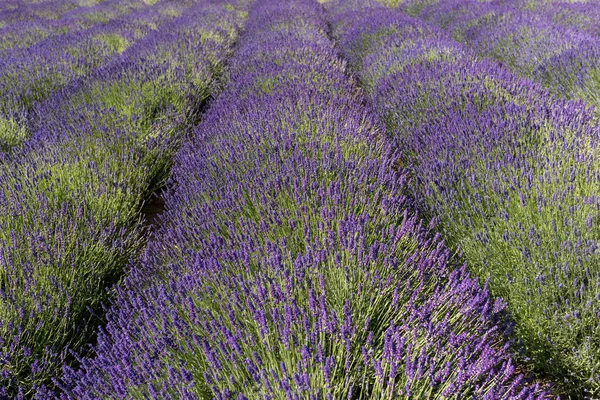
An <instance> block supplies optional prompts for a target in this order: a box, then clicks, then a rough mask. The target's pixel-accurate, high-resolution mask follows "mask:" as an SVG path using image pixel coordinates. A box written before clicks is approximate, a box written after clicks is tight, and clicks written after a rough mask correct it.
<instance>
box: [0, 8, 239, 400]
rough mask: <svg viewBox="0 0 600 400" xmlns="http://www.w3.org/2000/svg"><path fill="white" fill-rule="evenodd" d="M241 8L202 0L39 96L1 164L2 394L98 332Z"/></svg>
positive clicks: (32, 387) (29, 393)
mask: <svg viewBox="0 0 600 400" xmlns="http://www.w3.org/2000/svg"><path fill="white" fill-rule="evenodd" d="M243 18H244V12H243V7H242V8H241V9H240V8H239V7H238V6H237V5H236V4H235V3H233V4H230V2H221V1H199V2H197V3H196V4H194V5H193V6H192V7H191V8H188V9H186V10H185V12H184V13H183V15H182V16H181V17H178V18H176V19H174V20H173V21H172V22H170V23H167V24H165V25H164V26H163V27H162V29H161V30H159V31H154V32H152V33H150V34H148V35H147V36H146V37H145V38H144V39H142V40H140V41H139V42H137V43H136V45H135V46H133V47H130V48H129V49H127V50H126V51H125V52H124V53H123V55H122V57H121V58H120V59H119V60H115V61H113V62H112V63H111V64H110V65H108V66H107V67H106V68H103V69H99V70H97V71H96V72H95V73H94V74H92V75H88V76H86V77H85V79H81V80H80V81H77V82H74V83H72V84H71V85H69V86H68V87H66V88H65V89H64V90H63V91H62V92H60V93H56V94H54V95H53V96H52V97H51V98H50V99H48V100H47V102H45V103H40V104H38V106H37V108H36V112H37V113H38V114H39V116H40V118H39V120H38V122H37V123H36V125H35V128H36V131H35V133H34V134H33V137H32V139H30V140H29V141H28V142H27V145H26V146H25V149H26V151H22V152H18V153H14V154H13V155H12V156H10V157H5V158H4V162H3V163H2V164H0V182H2V186H1V190H0V209H1V210H2V214H1V215H0V398H6V397H8V398H22V397H33V396H34V395H35V396H37V398H40V399H47V398H49V396H51V394H50V392H48V390H50V389H51V385H50V386H47V385H48V384H49V383H50V379H51V378H52V377H56V376H59V372H60V369H61V366H62V364H63V363H67V364H72V363H73V362H74V360H73V357H72V356H70V355H69V351H70V350H78V351H79V350H82V349H84V348H85V344H86V343H87V342H89V341H90V340H91V339H92V338H93V335H94V331H95V329H96V326H97V325H98V323H99V322H100V321H101V319H102V316H101V313H100V311H101V304H102V302H104V301H105V300H107V298H108V297H109V296H110V294H111V292H110V291H108V290H107V287H110V286H111V285H112V284H114V283H115V282H116V281H117V280H118V279H119V278H120V277H121V276H122V275H123V272H124V271H123V269H124V267H125V266H126V264H127V262H128V260H129V259H130V258H131V257H138V256H139V254H140V250H141V248H142V246H143V244H144V229H143V224H142V221H141V216H140V212H141V208H142V206H143V204H144V202H145V200H147V198H148V197H149V195H150V192H151V191H152V190H153V189H154V188H155V187H156V186H157V185H160V184H161V182H162V181H163V180H164V179H165V178H166V176H167V175H168V171H169V169H170V165H171V156H172V155H173V153H174V152H175V151H176V149H177V148H178V147H179V143H180V142H181V140H182V136H183V135H184V133H185V132H186V131H188V130H189V129H191V126H192V124H194V123H195V121H197V118H198V111H199V110H198V108H199V107H200V106H201V105H202V103H203V102H204V101H205V100H206V99H207V97H208V96H209V95H210V94H211V93H213V92H215V91H217V90H219V88H220V83H219V81H220V80H221V79H222V75H223V71H222V64H223V62H224V60H225V58H226V57H228V55H229V54H230V51H231V48H232V46H233V42H234V40H235V38H236V35H237V31H238V30H239V28H240V24H241V22H242V20H243ZM45 385H46V386H45ZM36 393H37V394H36Z"/></svg>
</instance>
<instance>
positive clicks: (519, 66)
mask: <svg viewBox="0 0 600 400" xmlns="http://www.w3.org/2000/svg"><path fill="white" fill-rule="evenodd" d="M417 3H419V4H421V1H420V0H419V1H417ZM406 7H409V6H408V5H406V6H405V9H406V10H407V11H408V8H406ZM416 14H418V15H419V16H420V17H421V18H424V19H426V20H428V21H431V22H434V23H436V24H440V25H442V26H444V27H445V29H448V30H449V31H450V32H452V34H453V36H454V38H455V39H457V40H460V41H464V42H465V43H467V44H468V45H469V46H470V47H472V48H473V49H475V51H476V52H477V53H478V54H480V55H482V56H484V57H490V58H492V59H494V60H497V61H499V62H502V63H503V64H505V65H507V66H508V67H510V68H511V69H512V70H513V71H515V72H516V73H517V74H520V75H522V76H525V77H529V78H532V79H534V80H536V81H537V82H540V83H542V84H543V85H545V86H546V87H547V88H548V89H549V90H550V91H551V92H552V93H553V94H555V95H557V96H559V97H566V98H569V99H583V100H585V101H586V102H588V103H590V104H593V105H597V104H598V100H599V99H598V96H597V92H598V87H599V83H598V82H599V78H598V70H599V66H598V63H597V60H598V54H597V48H598V36H597V33H598V29H599V26H598V19H595V17H594V16H595V15H597V14H598V7H597V5H595V4H592V3H585V4H578V5H576V4H568V3H545V2H528V1H517V2H506V1H497V2H485V3H481V2H476V1H462V0H461V1H450V2H444V3H443V4H442V3H437V2H436V3H434V4H432V5H429V6H427V7H424V8H422V9H420V12H419V13H416ZM416 14H415V15H416Z"/></svg>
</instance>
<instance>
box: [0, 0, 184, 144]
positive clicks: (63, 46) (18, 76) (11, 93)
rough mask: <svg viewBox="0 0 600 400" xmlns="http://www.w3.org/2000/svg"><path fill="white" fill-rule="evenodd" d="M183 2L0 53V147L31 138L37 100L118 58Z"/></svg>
mask: <svg viewBox="0 0 600 400" xmlns="http://www.w3.org/2000/svg"><path fill="white" fill-rule="evenodd" d="M185 4H186V3H182V4H178V3H176V4H175V5H174V4H172V2H169V1H165V2H164V4H163V3H158V4H156V5H154V6H152V7H150V6H147V7H146V8H143V9H141V10H139V11H137V12H131V10H129V13H125V14H123V15H120V14H116V15H115V18H113V19H109V20H107V21H104V22H102V23H96V24H94V25H93V26H91V27H89V28H88V29H84V30H74V31H73V32H71V33H69V34H65V35H59V36H51V37H49V38H47V39H45V40H43V41H41V42H39V43H37V44H34V45H32V46H28V47H24V48H22V49H14V50H13V51H11V52H6V53H4V54H2V55H0V65H1V66H2V72H1V73H0V91H2V93H3V96H2V100H1V101H0V151H7V150H9V149H10V148H12V147H13V146H15V145H17V144H20V143H22V142H23V140H24V139H26V138H27V137H28V136H29V134H30V132H31V130H32V129H33V128H31V127H30V123H31V122H32V121H31V120H32V118H31V117H30V116H29V115H28V114H29V113H30V111H31V110H32V108H33V107H34V106H35V104H36V103H37V102H42V101H44V100H45V99H46V98H47V97H48V96H50V94H51V93H53V92H55V91H58V90H60V89H61V88H62V87H64V86H65V85H67V84H69V83H70V82H72V81H74V80H77V79H88V78H89V76H90V74H92V75H93V73H94V71H95V69H97V68H99V67H102V66H104V65H106V64H109V63H110V61H112V60H115V59H117V60H119V59H121V57H120V55H121V54H122V53H123V52H124V51H125V50H126V49H127V48H129V47H130V46H131V45H132V44H134V43H135V42H136V41H138V40H140V39H142V38H143V37H145V36H146V35H147V34H149V33H150V32H153V31H155V30H156V29H157V28H159V27H161V26H162V25H163V24H165V23H166V22H168V21H169V20H171V19H172V18H173V15H172V14H170V13H165V12H164V11H166V10H170V11H177V10H178V9H179V8H180V7H182V6H184V5H185ZM121 6H123V4H121ZM125 11H127V10H125ZM19 36H20V35H19Z"/></svg>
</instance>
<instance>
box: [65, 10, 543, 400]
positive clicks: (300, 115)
mask: <svg viewBox="0 0 600 400" xmlns="http://www.w3.org/2000/svg"><path fill="white" fill-rule="evenodd" d="M229 67H230V73H229V76H230V78H231V79H230V82H229V84H228V85H227V87H226V89H225V90H224V92H223V93H222V94H221V95H220V97H219V98H218V99H217V100H216V101H215V102H214V103H213V104H212V106H211V108H210V110H209V111H208V113H207V115H206V116H205V117H204V118H203V121H202V122H201V123H200V125H199V126H198V127H197V129H196V130H195V137H194V140H193V141H191V142H190V143H188V144H186V145H184V147H183V149H182V150H181V152H180V153H179V154H178V155H177V158H176V164H175V167H174V170H173V175H172V178H171V184H172V189H173V190H172V191H170V192H169V193H168V194H167V195H166V204H167V211H166V213H165V214H164V215H163V216H162V220H161V222H162V223H161V225H160V227H159V229H158V231H157V232H156V234H155V235H154V237H153V238H152V240H151V242H150V243H149V246H148V248H147V251H146V253H145V255H144V256H143V257H142V258H141V259H140V261H139V262H137V263H135V264H134V265H132V267H131V270H130V272H129V274H128V277H127V279H126V280H125V284H124V286H123V287H122V288H120V289H117V293H116V299H115V300H114V302H113V303H112V306H111V308H110V310H109V312H108V314H107V319H108V322H107V325H106V327H105V329H102V330H101V331H100V333H99V334H98V343H97V345H96V346H95V347H94V349H93V353H94V354H95V355H94V356H93V357H90V358H83V359H82V360H81V368H79V369H71V368H65V373H64V378H63V379H62V380H61V381H60V382H57V384H58V385H59V386H60V387H61V388H62V396H61V397H62V398H65V399H67V398H73V399H100V398H116V399H121V398H123V399H124V398H128V399H130V398H139V399H148V398H152V399H174V398H177V399H200V398H211V397H213V398H217V399H231V398H237V399H284V398H287V399H300V398H307V399H308V398H310V399H322V398H326V399H342V398H352V399H393V398H398V397H409V398H457V399H458V398H473V399H477V398H480V399H484V398H485V399H496V398H503V399H509V398H511V399H534V398H542V397H543V393H542V391H541V390H540V388H539V386H538V385H534V384H529V383H527V382H526V380H525V378H524V377H523V376H522V375H520V374H518V373H517V372H516V368H515V366H514V365H513V363H512V356H511V353H510V350H509V348H510V346H511V343H510V342H508V341H507V340H506V335H507V334H508V333H509V332H510V329H511V325H510V323H509V321H508V320H507V318H506V315H505V313H504V304H503V302H502V301H501V300H499V299H497V300H494V299H493V298H491V297H490V296H489V295H488V292H487V289H485V288H482V287H481V286H480V285H479V284H478V282H477V280H474V279H472V278H470V277H469V275H468V274H467V272H466V270H465V267H464V266H461V265H458V264H456V263H455V261H454V259H453V257H452V256H451V254H450V252H449V250H448V249H447V248H446V247H445V246H444V244H443V243H442V242H441V241H440V239H439V237H438V236H437V235H434V234H433V233H432V231H431V228H430V227H426V226H423V225H422V223H421V222H420V220H419V219H418V218H417V217H416V216H415V215H414V213H413V212H412V211H411V204H410V202H409V200H408V199H407V197H406V192H407V190H408V189H407V179H408V178H407V176H406V174H405V172H403V170H399V169H398V168H397V163H398V161H399V158H398V157H397V155H396V154H395V153H394V152H393V151H392V150H391V147H390V144H389V142H388V141H387V140H385V139H384V138H383V137H381V127H380V126H379V125H378V123H377V121H376V120H375V118H374V116H373V114H372V113H371V112H370V111H369V108H368V107H366V106H365V105H364V101H363V100H364V99H363V98H362V97H361V95H360V92H359V91H358V89H357V87H356V86H355V85H354V83H353V82H352V81H351V80H350V79H349V77H348V76H347V74H346V67H345V63H344V61H342V60H341V59H340V58H339V57H338V56H337V55H336V49H335V47H334V45H333V43H332V42H331V40H330V39H329V38H328V26H327V24H326V19H325V15H324V12H323V9H322V8H321V7H320V6H319V5H317V4H316V3H315V2H313V1H311V0H295V1H288V0H286V1H272V0H269V1H266V0H259V1H257V2H256V4H255V5H254V6H253V7H252V8H251V12H250V15H249V21H248V24H247V25H246V32H245V34H244V35H243V36H242V38H241V43H240V45H239V46H238V48H237V51H236V53H235V55H234V57H233V60H232V62H231V63H230V65H229Z"/></svg>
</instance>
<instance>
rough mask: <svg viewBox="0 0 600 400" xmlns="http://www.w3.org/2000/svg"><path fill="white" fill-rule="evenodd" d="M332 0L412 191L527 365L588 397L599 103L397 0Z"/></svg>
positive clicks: (594, 323)
mask: <svg viewBox="0 0 600 400" xmlns="http://www.w3.org/2000/svg"><path fill="white" fill-rule="evenodd" d="M336 5H337V3H336V2H333V3H330V5H329V7H330V9H331V10H332V12H333V13H334V14H335V17H334V18H333V21H334V26H336V27H337V28H336V29H337V30H336V31H337V32H338V35H339V36H340V44H341V46H342V48H343V53H344V54H345V55H347V57H348V59H349V60H351V64H352V65H353V66H355V70H356V71H357V72H358V74H359V78H360V79H361V82H362V79H364V85H363V87H364V88H365V89H366V90H367V91H368V93H369V94H370V97H371V99H372V102H373V106H374V108H375V109H376V110H377V113H378V114H379V115H380V117H381V118H382V119H383V120H384V121H385V122H386V126H387V129H388V134H389V135H390V136H391V137H392V139H393V140H394V142H395V143H396V147H397V148H399V149H403V150H404V152H403V154H404V155H405V158H404V159H403V163H404V164H405V165H407V166H408V167H409V168H410V169H411V170H412V173H413V176H414V180H413V181H412V182H413V183H414V184H413V185H412V190H413V196H414V197H415V198H416V199H421V204H422V207H423V209H424V211H425V212H426V213H428V215H429V217H430V218H433V219H437V220H439V221H440V222H441V224H440V230H441V232H443V234H444V237H447V238H448V240H449V242H450V243H451V245H452V247H454V248H460V249H461V251H462V252H463V253H464V257H465V260H466V261H467V263H468V265H469V267H470V269H471V271H473V272H474V273H475V274H476V275H477V276H480V277H482V278H484V279H490V289H491V292H492V293H493V294H494V295H497V296H502V297H503V298H504V299H505V300H506V301H507V304H508V306H507V307H508V310H509V311H510V312H511V314H512V315H513V317H514V319H515V321H516V334H517V336H518V337H519V338H520V339H521V340H522V341H523V343H524V345H525V348H526V357H528V358H529V361H530V362H531V364H532V365H533V366H535V368H536V369H537V370H538V371H540V372H541V374H542V376H546V377H550V378H551V379H552V380H554V381H555V382H556V383H557V384H559V385H560V390H562V392H563V393H566V394H569V395H571V396H573V397H574V398H582V397H584V396H595V395H596V394H597V393H598V390H599V389H598V388H599V387H600V386H599V384H600V381H599V380H598V376H599V375H598V374H597V371H598V365H599V364H598V360H599V357H600V354H599V353H598V352H597V349H598V343H597V339H598V337H599V332H598V326H599V324H598V318H599V316H598V314H597V312H598V309H599V308H600V307H599V305H598V287H599V284H598V277H599V276H600V275H599V271H598V269H597V259H596V250H595V246H596V245H595V243H596V242H597V238H598V232H597V230H596V223H595V220H596V215H597V210H598V205H597V202H596V197H597V195H596V192H595V190H594V187H595V184H594V182H595V180H596V179H597V173H596V172H595V171H596V170H597V169H598V167H597V161H596V159H597V157H596V147H597V141H598V137H599V136H598V133H599V132H598V120H597V117H596V116H595V113H594V112H593V110H591V109H588V108H586V107H585V105H584V104H583V103H581V102H566V101H557V100H556V99H555V98H553V97H552V96H551V95H550V94H549V93H548V92H546V91H544V90H542V89H541V88H540V87H539V86H537V85H535V84H533V83H531V82H529V81H527V80H523V79H519V78H517V77H515V76H514V75H512V74H511V73H510V72H508V71H507V70H506V69H505V68H504V67H501V66H499V65H496V64H494V63H490V62H478V61H476V59H475V57H474V56H473V55H472V54H471V53H470V52H469V51H468V50H467V49H464V48H462V47H461V46H460V45H458V44H457V43H454V44H452V43H451V42H449V40H448V38H446V39H443V40H440V39H439V37H440V31H437V30H436V29H435V28H433V27H431V26H422V27H420V28H415V26H419V25H423V23H422V22H420V21H418V20H416V19H414V18H411V17H408V16H407V15H405V14H403V13H400V12H397V13H394V12H393V11H390V10H389V9H382V8H381V7H377V6H375V7H374V8H373V9H372V10H371V11H370V12H369V11H365V10H364V9H361V11H360V14H361V15H360V17H359V18H358V19H357V18H356V15H357V14H354V13H352V12H351V11H347V10H345V11H341V12H340V13H337V12H336V11H335V10H336ZM341 7H342V8H343V9H347V7H348V4H347V3H345V4H344V5H343V6H341ZM345 19H349V20H354V21H355V23H354V24H345V23H343V21H344V20H345ZM338 20H339V21H341V22H336V21H338ZM378 22H379V24H378ZM428 31H430V32H431V33H430V34H428V35H427V36H426V37H423V34H422V33H419V34H417V36H419V37H420V39H419V40H415V35H411V34H410V33H411V32H428ZM381 55H385V57H382V56H381ZM432 55H433V56H432ZM363 77H364V78H363Z"/></svg>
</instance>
